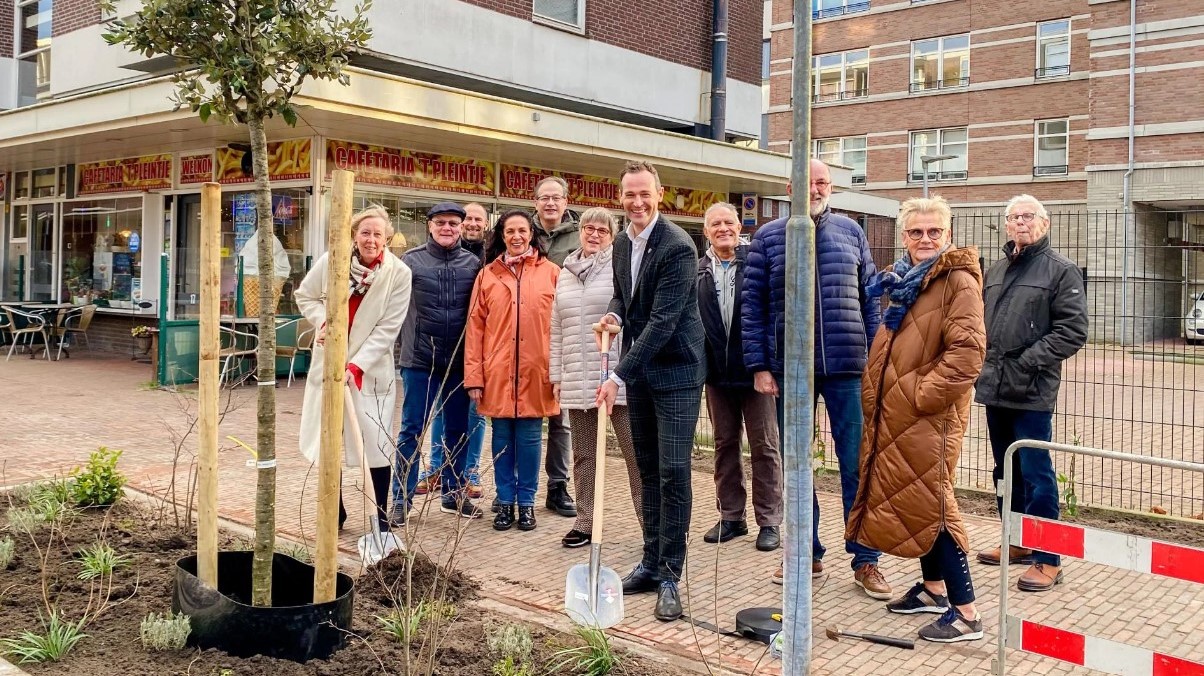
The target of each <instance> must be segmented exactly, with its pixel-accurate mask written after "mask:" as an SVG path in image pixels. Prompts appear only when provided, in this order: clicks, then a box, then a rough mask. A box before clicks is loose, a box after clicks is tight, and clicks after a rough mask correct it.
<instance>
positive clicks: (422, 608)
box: [376, 599, 456, 643]
mask: <svg viewBox="0 0 1204 676" xmlns="http://www.w3.org/2000/svg"><path fill="white" fill-rule="evenodd" d="M455 615H456V607H455V606H453V605H452V604H450V603H443V602H442V601H428V600H426V599H423V600H421V601H419V602H418V605H416V606H414V610H413V611H411V612H410V614H409V615H408V616H407V615H406V614H405V613H404V612H402V610H400V609H396V608H395V609H393V610H392V611H390V612H389V614H388V615H385V616H383V617H382V616H380V615H377V616H376V621H377V622H380V625H381V626H382V627H384V629H385V631H386V632H388V633H389V634H390V635H391V636H393V638H395V639H397V640H398V641H401V642H403V643H404V642H405V641H406V638H407V637H409V638H413V637H414V635H415V634H417V633H418V628H419V627H420V626H422V623H423V622H424V621H426V620H427V619H429V618H432V617H436V616H438V617H442V618H443V619H448V620H450V619H451V618H453V617H455Z"/></svg>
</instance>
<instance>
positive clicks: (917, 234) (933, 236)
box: [903, 228, 945, 242]
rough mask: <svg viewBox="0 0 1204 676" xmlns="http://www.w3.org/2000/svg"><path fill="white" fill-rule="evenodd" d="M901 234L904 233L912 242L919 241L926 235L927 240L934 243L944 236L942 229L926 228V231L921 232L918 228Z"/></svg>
mask: <svg viewBox="0 0 1204 676" xmlns="http://www.w3.org/2000/svg"><path fill="white" fill-rule="evenodd" d="M903 232H904V233H906V234H907V237H908V239H910V240H911V241H913V242H918V241H920V240H921V239H922V238H923V237H924V235H928V239H930V240H932V241H934V242H935V241H937V240H938V239H940V238H941V235H943V234H945V229H944V228H928V229H927V230H922V229H920V228H912V229H910V230H904V231H903Z"/></svg>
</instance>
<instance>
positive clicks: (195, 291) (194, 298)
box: [164, 195, 201, 319]
mask: <svg viewBox="0 0 1204 676" xmlns="http://www.w3.org/2000/svg"><path fill="white" fill-rule="evenodd" d="M172 243H173V244H174V249H173V250H172V251H171V262H172V268H173V272H172V284H171V295H172V299H171V303H172V305H171V308H172V319H196V318H197V316H198V314H199V313H200V311H201V306H200V302H201V272H200V265H201V196H200V195H180V196H179V197H177V198H176V234H175V237H174V238H173V242H172ZM164 300H166V299H164Z"/></svg>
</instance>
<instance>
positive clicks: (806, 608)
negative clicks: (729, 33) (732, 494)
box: [780, 0, 815, 676]
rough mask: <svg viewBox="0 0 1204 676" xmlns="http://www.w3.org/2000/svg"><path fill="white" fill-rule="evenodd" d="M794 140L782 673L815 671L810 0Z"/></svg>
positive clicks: (802, 15) (798, 57) (797, 49)
mask: <svg viewBox="0 0 1204 676" xmlns="http://www.w3.org/2000/svg"><path fill="white" fill-rule="evenodd" d="M793 87H794V143H793V148H792V155H793V157H792V161H793V167H792V170H791V182H792V184H793V193H792V199H791V204H790V220H788V221H787V222H786V317H785V322H786V333H785V341H784V342H785V345H784V347H785V360H784V365H785V376H786V377H785V382H784V383H782V389H781V392H780V396H782V397H785V402H784V406H785V416H784V421H783V422H784V426H785V430H783V432H784V436H785V439H784V441H785V444H784V448H783V449H782V456H783V461H784V462H785V475H786V495H785V498H786V499H785V507H786V537H785V541H786V560H785V563H784V565H785V571H784V574H785V579H784V580H783V582H784V584H783V587H782V608H783V623H782V636H783V637H784V638H785V642H784V646H783V650H782V673H784V674H791V675H792V676H808V675H809V674H810V673H811V556H812V552H811V528H812V525H811V524H812V519H814V518H815V514H814V513H813V511H812V509H811V500H812V493H813V491H814V490H815V487H814V481H813V479H814V476H813V475H812V473H811V443H812V440H813V437H814V426H815V410H814V408H813V406H812V394H811V390H812V379H813V377H814V371H815V347H814V346H815V224H814V223H813V222H812V221H811V217H810V214H811V211H810V196H811V166H810V155H811V0H795V2H794V83H793Z"/></svg>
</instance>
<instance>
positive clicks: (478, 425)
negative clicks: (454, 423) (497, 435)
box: [422, 399, 485, 480]
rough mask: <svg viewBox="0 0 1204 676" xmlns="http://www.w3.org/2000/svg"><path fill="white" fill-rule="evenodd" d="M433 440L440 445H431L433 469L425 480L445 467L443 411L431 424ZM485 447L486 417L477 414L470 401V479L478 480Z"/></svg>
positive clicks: (427, 472) (473, 404)
mask: <svg viewBox="0 0 1204 676" xmlns="http://www.w3.org/2000/svg"><path fill="white" fill-rule="evenodd" d="M431 439H434V440H436V441H438V442H440V443H437V444H431V468H430V469H429V470H427V471H426V472H424V473H423V475H422V476H423V478H426V477H427V476H430V475H431V474H434V473H435V472H438V471H441V470H440V468H441V467H443V446H444V445H446V444H447V438H446V437H445V436H443V411H440V412H439V415H436V416H435V420H434V422H432V423H431ZM484 445H485V416H483V415H480V414H478V413H477V405H476V403H475V402H473V401H472V400H471V399H470V400H469V401H468V459H467V460H466V461H465V462H466V463H467V465H466V466H467V467H468V474H469V479H471V480H477V470H478V469H479V468H480V466H481V447H482V446H484Z"/></svg>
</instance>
